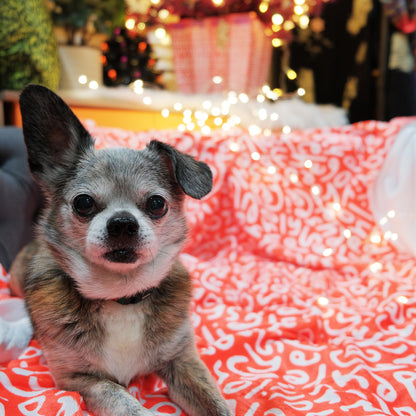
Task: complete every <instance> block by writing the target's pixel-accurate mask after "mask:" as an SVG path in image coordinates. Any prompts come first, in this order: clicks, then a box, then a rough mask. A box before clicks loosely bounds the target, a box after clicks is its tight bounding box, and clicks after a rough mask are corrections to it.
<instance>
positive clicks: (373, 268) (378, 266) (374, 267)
mask: <svg viewBox="0 0 416 416" xmlns="http://www.w3.org/2000/svg"><path fill="white" fill-rule="evenodd" d="M369 269H370V271H371V272H372V273H378V272H380V271H381V270H382V269H383V265H382V264H381V263H380V262H378V261H375V262H374V263H371V264H370V266H369Z"/></svg>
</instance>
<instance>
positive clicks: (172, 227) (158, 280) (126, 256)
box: [11, 85, 231, 416]
mask: <svg viewBox="0 0 416 416" xmlns="http://www.w3.org/2000/svg"><path fill="white" fill-rule="evenodd" d="M20 107H21V112H22V121H23V133H24V138H25V143H26V146H27V150H28V161H29V166H30V169H31V172H32V175H33V177H34V178H35V180H37V181H38V183H39V184H40V185H41V186H42V188H43V191H44V194H45V197H46V208H45V210H44V213H43V215H42V218H41V220H40V221H39V228H38V234H37V238H36V239H35V240H34V242H33V243H31V244H30V245H29V246H27V247H26V248H24V249H23V250H22V252H21V253H20V254H19V256H18V257H17V259H16V261H15V264H14V265H13V268H12V273H11V274H12V278H11V279H12V281H11V286H12V290H13V291H14V292H15V293H17V294H19V293H23V295H24V298H25V302H26V306H27V310H28V312H29V314H30V317H31V320H32V324H33V328H34V332H35V335H36V338H37V340H38V342H39V344H40V346H41V348H42V350H43V352H44V355H45V357H46V360H47V363H48V365H49V367H50V371H51V373H52V376H53V378H54V380H55V382H56V385H57V386H58V387H59V388H61V389H66V390H74V391H78V392H79V393H80V394H81V395H82V396H83V398H84V401H85V403H86V406H87V408H88V409H89V410H90V411H91V412H93V413H94V414H96V415H98V416H104V415H106V416H107V415H109V416H150V415H152V412H151V411H150V410H148V409H146V408H145V407H144V406H142V405H141V404H140V403H139V401H138V400H136V399H135V398H134V397H133V396H132V395H131V394H130V393H129V392H128V391H127V390H126V386H128V384H129V382H130V381H131V380H133V379H135V378H137V377H140V376H143V375H146V374H149V373H151V372H154V373H156V374H157V375H158V376H159V377H160V378H161V379H163V380H164V381H165V383H166V385H167V387H168V391H169V395H170V397H171V399H172V400H173V401H174V402H176V403H177V404H178V405H179V406H180V407H181V408H182V409H183V410H184V411H185V412H186V413H187V414H188V415H191V416H230V415H231V412H230V410H229V409H228V407H227V404H226V402H225V400H224V399H223V397H222V396H221V394H220V392H219V390H218V388H217V386H216V384H215V382H214V380H213V378H212V376H211V374H210V373H209V371H208V369H207V368H206V366H205V365H204V363H203V362H202V360H201V359H200V358H199V355H198V353H197V349H196V346H195V341H194V335H193V329H192V326H191V322H190V311H189V310H190V301H191V280H190V276H189V274H188V273H187V271H186V270H185V268H184V267H183V266H182V265H181V263H180V261H179V260H178V254H179V252H180V251H181V248H182V246H183V243H184V241H185V238H186V234H187V227H186V221H185V216H184V198H185V194H186V195H189V196H190V197H192V198H197V199H200V198H202V197H203V196H205V195H206V194H207V193H208V192H210V190H211V188H212V174H211V171H210V169H209V167H208V166H207V165H206V164H205V163H203V162H200V161H196V160H195V159H194V158H193V157H191V156H189V155H187V154H184V153H182V152H179V151H178V150H176V149H175V148H173V147H171V146H169V145H167V144H164V143H161V142H159V141H151V142H150V143H149V144H148V145H147V147H146V148H145V149H144V150H141V151H136V150H132V149H127V148H114V149H102V150H96V149H94V142H93V139H92V138H91V136H90V134H89V133H88V132H87V131H86V130H85V128H84V127H83V126H82V124H81V123H80V121H79V120H78V119H77V117H76V116H75V115H74V114H73V112H72V111H71V109H70V108H69V107H68V106H67V105H66V104H65V102H64V101H63V100H62V99H61V98H60V97H58V96H57V95H56V94H54V93H53V92H52V91H50V90H49V89H47V88H45V87H42V86H39V85H29V86H28V87H26V88H25V89H24V90H23V92H22V94H21V96H20Z"/></svg>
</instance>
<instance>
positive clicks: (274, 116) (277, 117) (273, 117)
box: [270, 113, 279, 121]
mask: <svg viewBox="0 0 416 416" xmlns="http://www.w3.org/2000/svg"><path fill="white" fill-rule="evenodd" d="M270 120H272V121H277V120H279V114H277V113H271V114H270Z"/></svg>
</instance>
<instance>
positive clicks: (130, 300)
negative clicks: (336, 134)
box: [114, 287, 156, 305]
mask: <svg viewBox="0 0 416 416" xmlns="http://www.w3.org/2000/svg"><path fill="white" fill-rule="evenodd" d="M155 289H156V288H154V287H151V288H150V289H146V290H144V291H143V292H139V293H136V294H135V295H133V296H129V297H124V298H118V299H114V300H115V301H116V302H117V303H119V304H120V305H133V304H136V303H140V302H141V301H142V300H144V299H146V298H148V297H149V296H150V295H151V294H152V293H153V291H154V290H155Z"/></svg>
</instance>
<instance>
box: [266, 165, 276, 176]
mask: <svg viewBox="0 0 416 416" xmlns="http://www.w3.org/2000/svg"><path fill="white" fill-rule="evenodd" d="M276 171H277V169H276V166H269V167H268V168H267V173H268V174H270V175H274V174H275V173H276Z"/></svg>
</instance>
